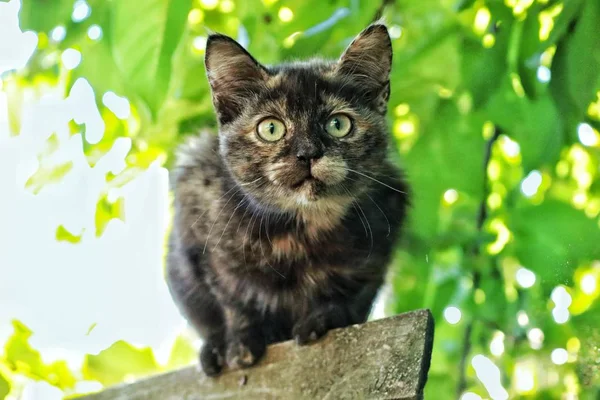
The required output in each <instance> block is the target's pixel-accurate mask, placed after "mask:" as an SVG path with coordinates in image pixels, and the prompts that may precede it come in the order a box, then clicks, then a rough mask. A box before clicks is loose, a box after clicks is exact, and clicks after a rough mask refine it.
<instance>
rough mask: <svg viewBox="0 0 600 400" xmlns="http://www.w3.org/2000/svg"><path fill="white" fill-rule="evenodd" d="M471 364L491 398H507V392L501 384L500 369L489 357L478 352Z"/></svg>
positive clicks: (496, 399) (502, 399) (500, 399)
mask: <svg viewBox="0 0 600 400" xmlns="http://www.w3.org/2000/svg"><path fill="white" fill-rule="evenodd" d="M471 365H472V366H473V369H474V370H475V373H476V374H477V379H479V380H480V381H481V383H482V384H483V386H484V387H485V389H486V390H487V391H488V393H489V395H490V397H491V398H492V399H494V400H506V399H508V392H507V391H506V389H504V387H503V386H502V380H501V374H500V369H498V367H497V366H496V365H495V364H494V363H493V362H492V361H491V360H490V359H489V358H487V357H486V356H483V355H481V354H478V355H476V356H475V357H473V359H472V360H471Z"/></svg>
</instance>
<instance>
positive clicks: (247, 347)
mask: <svg viewBox="0 0 600 400" xmlns="http://www.w3.org/2000/svg"><path fill="white" fill-rule="evenodd" d="M265 350H266V345H265V342H264V340H263V339H262V338H261V337H253V336H247V337H244V338H236V339H233V340H230V341H229V343H228V344H227V355H226V359H227V365H228V366H229V367H230V368H248V367H251V366H253V365H254V364H256V363H257V362H258V360H260V358H261V357H262V356H263V354H265Z"/></svg>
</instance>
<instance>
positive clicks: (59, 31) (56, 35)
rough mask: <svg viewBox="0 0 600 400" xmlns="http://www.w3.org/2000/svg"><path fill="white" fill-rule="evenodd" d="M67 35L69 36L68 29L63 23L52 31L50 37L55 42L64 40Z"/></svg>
mask: <svg viewBox="0 0 600 400" xmlns="http://www.w3.org/2000/svg"><path fill="white" fill-rule="evenodd" d="M65 36H67V30H66V29H65V27H64V26H62V25H59V26H57V27H56V28H54V29H52V30H51V31H50V38H51V39H52V40H53V41H54V42H62V41H63V39H64V38H65Z"/></svg>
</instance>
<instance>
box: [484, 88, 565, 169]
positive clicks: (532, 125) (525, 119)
mask: <svg viewBox="0 0 600 400" xmlns="http://www.w3.org/2000/svg"><path fill="white" fill-rule="evenodd" d="M486 112H487V113H488V116H489V119H490V120H491V121H492V122H493V123H494V124H496V125H498V126H499V127H500V128H502V130H503V133H505V134H506V135H508V136H510V137H511V138H513V139H514V140H516V141H517V142H518V143H519V145H520V149H521V155H522V160H523V168H524V169H525V171H526V172H528V171H530V170H532V169H534V168H538V167H539V166H541V165H544V164H548V163H554V162H556V161H557V160H558V157H559V155H560V150H561V148H562V145H563V137H562V132H563V131H562V121H561V120H560V119H559V113H558V110H557V109H556V107H555V105H554V103H553V102H552V101H551V100H550V99H549V98H548V96H544V97H542V98H540V99H537V100H529V99H528V98H527V97H520V96H518V95H517V94H516V93H515V91H514V90H513V88H512V86H511V84H510V83H509V80H508V79H507V78H505V82H504V84H503V86H502V88H501V89H499V90H498V92H497V93H496V94H495V95H494V96H493V97H492V98H491V99H490V102H489V104H488V106H487V107H486Z"/></svg>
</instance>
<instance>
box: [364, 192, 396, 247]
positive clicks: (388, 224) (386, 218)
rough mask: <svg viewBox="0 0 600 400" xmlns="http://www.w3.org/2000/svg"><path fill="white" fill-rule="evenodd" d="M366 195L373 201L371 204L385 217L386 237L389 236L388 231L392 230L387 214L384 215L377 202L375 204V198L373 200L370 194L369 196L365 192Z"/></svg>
mask: <svg viewBox="0 0 600 400" xmlns="http://www.w3.org/2000/svg"><path fill="white" fill-rule="evenodd" d="M365 194H366V195H367V197H368V198H369V199H370V200H371V201H372V202H373V204H375V206H376V207H377V208H378V209H379V211H381V214H382V215H383V217H384V218H385V220H386V222H387V226H388V233H387V235H386V237H390V233H391V232H392V227H391V226H390V220H389V219H388V217H387V215H385V213H384V212H383V210H382V209H381V207H379V204H377V203H376V202H375V200H373V198H372V197H371V196H369V194H368V193H365Z"/></svg>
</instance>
